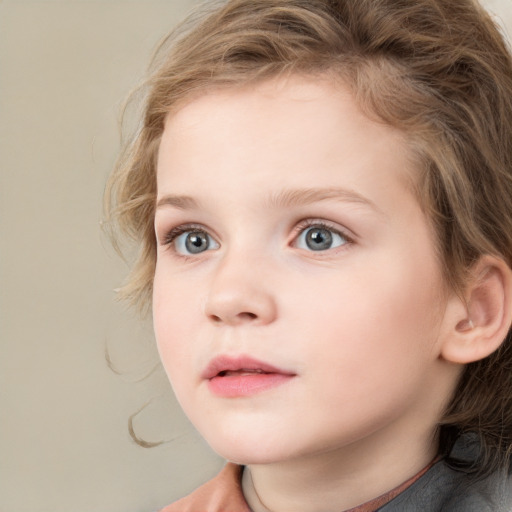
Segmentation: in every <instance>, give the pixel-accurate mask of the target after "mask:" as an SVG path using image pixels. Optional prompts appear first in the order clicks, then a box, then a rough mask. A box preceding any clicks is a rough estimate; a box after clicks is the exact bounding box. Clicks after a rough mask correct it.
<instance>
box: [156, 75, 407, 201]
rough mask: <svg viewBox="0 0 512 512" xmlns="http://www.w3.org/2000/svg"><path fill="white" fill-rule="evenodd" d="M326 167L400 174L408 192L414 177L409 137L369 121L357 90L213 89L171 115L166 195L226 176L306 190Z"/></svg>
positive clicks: (309, 81)
mask: <svg viewBox="0 0 512 512" xmlns="http://www.w3.org/2000/svg"><path fill="white" fill-rule="evenodd" d="M370 147H371V151H369V149H370ZM383 160H386V161H387V160H389V162H386V163H385V162H384V161H383ZM325 162H329V165H330V166H333V165H337V166H338V167H339V168H340V170H343V169H345V168H351V169H352V170H353V171H355V173H356V174H357V171H358V169H369V168H371V169H372V170H373V171H374V172H375V173H376V174H378V173H381V172H383V169H384V168H395V170H398V171H399V172H398V173H397V176H398V177H399V179H400V180H403V182H404V184H406V185H408V184H409V182H410V178H411V175H412V174H413V173H412V172H411V168H412V165H411V158H410V151H409V148H408V146H407V143H406V138H405V136H404V134H402V133H401V132H399V131H398V130H396V129H394V128H392V127H390V126H388V125H386V124H384V123H380V122H378V121H375V120H372V119H369V118H368V117H367V116H366V115H364V114H363V112H362V111H361V109H360V108H359V106H358V105H357V103H356V101H355V100H354V97H353V95H352V94H351V92H350V90H349V89H348V88H347V87H344V86H343V85H341V84H339V83H334V81H333V80H332V79H329V78H327V77H316V78H312V77H303V76H291V77H287V78H279V79H272V80H267V81H265V82H261V83H256V84H248V85H243V86H237V87H230V88H220V89H212V90H208V91H205V92H204V93H203V94H202V95H200V96H198V97H195V98H193V99H191V100H190V101H189V102H187V103H186V104H184V105H182V106H181V107H180V108H179V109H178V110H177V111H175V112H173V113H172V114H169V115H168V117H167V119H166V123H165V130H164V133H163V136H162V142H161V145H160V148H159V158H158V184H159V193H160V191H161V189H162V187H163V188H168V187H175V186H179V187H180V188H181V187H184V188H187V185H190V184H192V183H196V184H197V183H198V182H199V181H201V178H205V177H206V175H207V174H209V173H212V172H213V173H215V172H219V171H220V170H222V171H223V172H224V171H225V172H231V173H232V177H233V178H234V179H235V178H236V179H239V178H240V175H244V176H246V177H249V176H253V177H259V178H261V180H263V181H265V180H266V181H267V182H268V181H271V182H272V183H273V184H276V185H277V184H280V185H282V186H285V185H287V182H289V181H290V179H292V180H293V181H294V182H296V184H297V185H300V181H301V172H302V171H303V170H307V169H310V170H311V169H314V168H316V167H318V168H320V167H321V166H322V165H323V163H325ZM324 177H325V176H324V175H323V174H322V173H320V172H318V173H317V175H316V179H317V180H318V183H317V185H318V186H323V185H326V186H327V185H329V184H328V183H325V184H323V183H321V181H322V179H323V178H324ZM254 184H255V185H256V184H257V183H256V182H255V183H254ZM260 184H261V183H260Z"/></svg>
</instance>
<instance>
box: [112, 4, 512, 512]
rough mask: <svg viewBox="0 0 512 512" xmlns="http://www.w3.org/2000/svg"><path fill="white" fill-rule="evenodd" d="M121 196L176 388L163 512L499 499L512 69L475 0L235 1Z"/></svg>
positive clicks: (126, 173)
mask: <svg viewBox="0 0 512 512" xmlns="http://www.w3.org/2000/svg"><path fill="white" fill-rule="evenodd" d="M209 5H210V7H208V8H207V10H206V11H205V12H203V13H202V14H200V16H199V18H196V19H195V20H194V21H193V22H192V23H189V24H188V25H187V26H186V28H185V29H183V30H182V31H181V32H180V33H178V34H177V35H175V37H174V38H173V39H172V40H171V41H170V46H169V45H167V46H164V47H163V48H162V50H161V59H160V62H159V64H158V65H157V66H156V69H155V71H154V72H153V74H152V75H151V77H150V78H149V80H148V82H147V91H148V92H147V97H146V100H145V107H144V108H145V115H144V120H143V123H142V125H141V128H140V130H139V131H138V132H137V134H136V137H135V138H134V140H133V141H132V142H131V144H130V145H129V147H128V148H127V149H126V151H125V153H124V157H123V159H122V160H121V161H120V164H119V166H118V168H117V169H116V171H115V173H114V174H113V176H112V178H111V182H110V184H109V189H108V192H107V197H108V203H109V205H110V206H109V208H110V209H111V214H112V215H114V216H115V217H116V220H117V222H118V223H119V225H120V227H121V228H122V229H123V230H124V231H125V232H126V233H128V234H130V235H131V236H133V237H134V238H135V239H136V240H137V241H138V243H139V244H140V248H141V250H140V256H139V259H138V261H137V263H136V265H135V267H134V269H133V273H132V275H131V278H130V281H129V282H128V284H127V286H126V287H125V289H124V296H125V297H127V298H128V299H130V300H131V301H132V302H135V303H138V304H139V305H145V304H148V303H149V302H151V304H152V308H153V318H154V327H155V333H156V340H157V345H158V349H159V352H160V356H161V359H162V362H163V365H164V367H165V369H166V371H167V373H168V375H169V378H170V381H171V383H172V386H173V388H174V391H175V393H176V396H177V398H178V400H179V401H180V404H181V405H182V407H183V409H184V410H185V412H186V414H187V415H188V416H189V418H190V419H191V421H192V422H193V423H194V425H195V427H196V428H197V429H198V430H199V432H200V433H201V434H202V435H203V436H204V437H205V439H206V440H207V441H208V443H209V444H210V445H211V446H212V448H213V449H214V450H215V451H217V452H218V453H219V454H220V455H222V456H223V457H225V458H226V459H227V460H228V461H229V462H228V463H227V465H226V467H225V468H224V469H223V470H222V472H221V473H220V474H219V475H218V476H217V477H216V478H215V479H213V480H212V481H210V482H208V483H206V484H205V485H204V486H203V487H201V488H200V489H198V490H197V491H195V492H194V493H192V494H191V495H190V496H188V497H185V498H183V499H182V500H180V501H178V502H177V503H175V504H173V505H170V506H168V507H167V508H165V509H164V511H165V512H174V511H181V512H183V511H194V512H199V511H208V512H220V511H231V512H242V511H249V510H252V511H254V512H260V511H275V512H278V511H286V512H291V511H293V512H302V511H304V512H305V511H321V512H329V511H342V510H352V511H365V512H368V511H375V510H381V511H385V512H392V511H407V512H410V511H415V510H422V511H443V512H446V511H448V512H453V511H460V512H462V511H463V512H468V511H469V512H471V511H475V512H476V511H478V512H483V511H493V512H495V511H504V512H506V511H510V510H512V491H511V483H510V480H509V469H510V451H511V448H512V371H511V370H512V343H511V339H510V332H509V329H510V325H511V321H512V302H511V301H512V270H511V266H512V62H511V57H510V54H509V52H508V50H507V47H506V45H505V43H504V42H503V39H502V38H501V36H500V34H499V32H498V30H497V29H496V27H495V26H494V25H493V23H492V21H491V20H490V18H489V16H488V15H487V14H486V13H485V12H484V10H483V9H482V8H481V7H480V6H478V5H477V4H476V3H475V2H473V1H471V0H401V1H397V0H307V1H306V0H231V1H228V2H223V3H221V4H218V3H216V2H215V3H214V2H209Z"/></svg>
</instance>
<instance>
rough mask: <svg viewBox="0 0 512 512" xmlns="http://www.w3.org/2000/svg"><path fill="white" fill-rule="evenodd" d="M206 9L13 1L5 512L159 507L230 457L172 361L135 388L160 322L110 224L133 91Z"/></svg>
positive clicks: (4, 225) (5, 205)
mask: <svg viewBox="0 0 512 512" xmlns="http://www.w3.org/2000/svg"><path fill="white" fill-rule="evenodd" d="M193 2H194V0H165V1H157V0H32V1H30V0H3V1H2V0H0V169H1V172H0V342H1V345H0V346H1V357H0V414H1V416H0V512H25V511H27V512H28V511H30V512H64V511H66V512H69V511H71V512H91V511H95V512H103V511H104V512H107V511H108V512H116V511H119V512H121V511H123V512H150V511H152V510H155V509H157V508H158V507H160V506H163V505H164V504H166V503H168V502H170V501H172V500H173V499H175V498H177V497H178V496H180V495H182V494H183V493H184V492H186V491H188V490H190V489H192V488H193V487H194V486H196V485H197V484H198V483H200V482H201V481H202V480H204V479H206V478H207V477H208V476H209V475H211V474H213V473H215V471H216V469H217V468H218V467H219V465H220V464H221V461H220V460H219V459H218V458H217V457H215V456H214V455H212V454H211V453H210V452H209V451H208V449H207V448H206V447H205V445H204V443H203V442H202V441H201V440H200V439H199V437H198V436H197V434H195V433H194V431H193V430H192V428H191V427H190V426H189V425H188V423H187V421H186V420H185V419H184V417H183V415H182V414H181V413H180V412H179V411H178V408H177V406H176V403H175V401H174V399H173V397H172V394H171V393H170V391H169V389H168V386H167V383H166V379H165V376H164V375H163V373H162V371H161V370H157V371H156V372H154V373H153V374H152V375H151V377H150V378H149V379H147V380H145V381H143V382H140V383H137V382H135V381H136V380H137V379H139V378H140V377H141V376H142V375H143V374H144V373H145V372H147V371H149V370H150V369H151V368H152V367H153V365H154V364H155V363H156V353H155V349H154V347H153V345H152V336H151V328H150V326H149V325H143V324H140V323H139V322H138V321H137V320H136V319H134V318H132V316H133V315H132V314H131V313H129V312H126V311H124V310H123V308H122V307H121V306H120V305H118V304H115V303H114V301H113V298H114V294H113V292H112V290H113V288H115V287H116V286H117V285H118V284H119V282H120V280H121V277H122V276H123V275H124V274H125V267H124V265H123V264H122V263H121V262H120V261H119V260H118V259H117V257H116V256H115V255H114V254H113V252H112V250H110V249H109V248H108V243H107V241H106V240H105V238H104V237H102V235H101V233H100V229H99V220H100V216H101V196H102V191H103V186H104V182H105V179H106V176H107V174H108V172H109V170H110V168H111V166H112V163H113V161H114V159H115V154H116V151H117V150H118V131H117V125H116V117H117V113H118V111H119V105H120V101H121V98H123V96H124V95H125V93H126V92H127V91H128V90H129V89H130V88H131V87H132V86H133V85H134V84H135V83H136V82H137V80H138V78H139V77H140V76H141V75H142V74H143V72H144V69H145V66H146V64H147V62H148V58H149V55H150V51H151V48H153V47H154V45H155V44H156V42H157V41H158V40H159V38H160V37H161V36H162V35H164V34H165V33H166V32H167V31H168V30H169V28H170V27H171V26H172V25H173V24H174V23H175V21H176V19H178V18H180V17H181V16H182V15H183V13H184V12H186V11H187V10H188V9H189V8H190V6H191V5H192V4H193ZM487 5H489V6H490V7H491V9H492V10H494V11H495V12H497V13H499V14H500V16H501V17H502V18H503V20H505V23H506V24H508V26H509V27H511V26H512V3H511V0H501V1H500V0H494V1H489V2H487ZM106 345H107V346H108V347H109V350H110V352H111V353H112V357H113V358H114V361H115V363H116V364H117V365H118V367H119V368H120V369H121V370H123V372H124V373H123V375H122V376H117V375H115V374H114V373H113V372H112V371H111V370H109V369H108V368H107V365H106V363H105V358H104V349H105V346H106ZM152 397H155V399H154V401H153V402H152V403H151V405H150V406H149V407H148V408H147V409H146V410H145V412H144V413H143V414H141V415H140V416H139V417H138V422H137V425H138V428H139V430H140V432H141V433H142V434H143V435H144V436H145V437H146V438H148V439H155V440H156V439H173V441H171V442H170V443H167V444H165V445H162V446H160V447H157V448H154V449H151V450H145V449H143V448H140V447H138V446H137V445H135V444H134V443H132V442H131V441H130V439H129V436H128V434H127V429H126V421H127V418H128V416H129V415H130V414H131V413H133V412H134V411H136V410H137V409H138V408H139V407H141V406H142V405H144V403H146V401H147V400H148V399H150V398H152Z"/></svg>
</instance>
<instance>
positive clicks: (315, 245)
mask: <svg viewBox="0 0 512 512" xmlns="http://www.w3.org/2000/svg"><path fill="white" fill-rule="evenodd" d="M306 244H307V246H308V247H309V248H310V249H311V250H312V251H321V250H324V249H329V248H330V247H331V245H332V234H331V232H330V231H329V230H327V229H323V228H314V229H311V230H310V231H309V232H308V233H307V235H306Z"/></svg>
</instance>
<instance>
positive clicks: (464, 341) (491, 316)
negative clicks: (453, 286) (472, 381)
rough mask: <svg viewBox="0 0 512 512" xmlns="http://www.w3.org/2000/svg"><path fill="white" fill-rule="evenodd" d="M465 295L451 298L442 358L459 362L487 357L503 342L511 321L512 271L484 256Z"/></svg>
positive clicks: (496, 260)
mask: <svg viewBox="0 0 512 512" xmlns="http://www.w3.org/2000/svg"><path fill="white" fill-rule="evenodd" d="M471 275H472V278H471V280H470V282H469V283H468V284H467V286H466V288H465V290H464V297H463V298H460V297H456V296H454V297H452V299H450V300H449V301H448V305H447V310H446V315H445V319H444V321H445V327H446V328H447V330H446V331H444V332H445V334H447V335H446V336H444V337H443V338H444V339H443V341H442V347H441V357H442V358H443V359H445V360H446V361H450V362H452V363H459V364H467V363H472V362H474V361H478V360H480V359H484V358H485V357H487V356H488V355H490V354H492V353H493V352H494V351H495V350H497V349H498V348H499V347H500V345H501V344H502V343H503V341H504V339H505V337H506V336H507V333H508V331H509V329H510V324H511V323H512V270H511V269H510V268H509V267H508V265H507V264H506V263H505V262H504V261H503V260H501V259H499V258H496V257H494V256H483V257H482V258H480V260H478V262H477V263H476V264H475V265H474V267H473V269H472V272H471Z"/></svg>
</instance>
